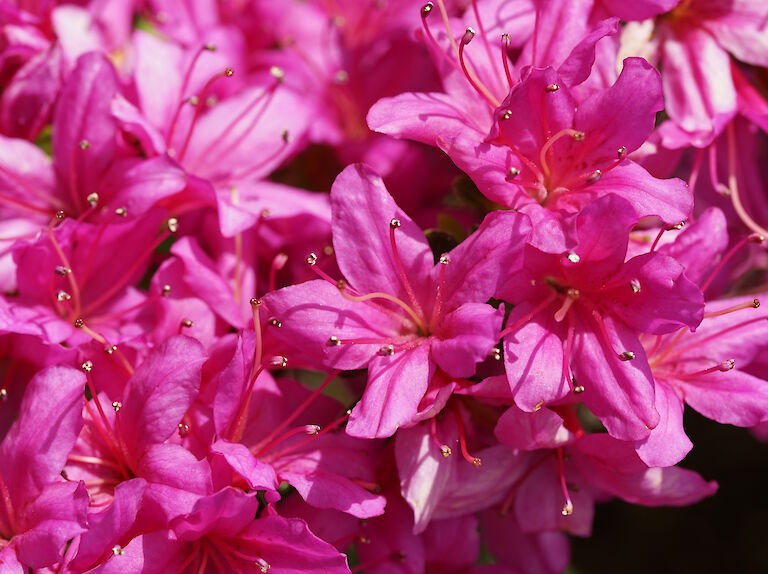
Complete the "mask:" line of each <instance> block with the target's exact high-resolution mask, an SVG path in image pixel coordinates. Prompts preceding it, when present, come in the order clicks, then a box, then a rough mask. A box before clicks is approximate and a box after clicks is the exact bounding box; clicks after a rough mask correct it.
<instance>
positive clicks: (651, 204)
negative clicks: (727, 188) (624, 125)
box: [585, 160, 693, 224]
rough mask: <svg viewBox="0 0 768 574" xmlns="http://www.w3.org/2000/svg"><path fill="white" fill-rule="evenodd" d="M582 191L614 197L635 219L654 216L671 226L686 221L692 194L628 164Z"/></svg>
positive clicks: (672, 181)
mask: <svg viewBox="0 0 768 574" xmlns="http://www.w3.org/2000/svg"><path fill="white" fill-rule="evenodd" d="M585 190H586V191H588V192H590V193H591V194H595V195H603V194H606V193H615V194H617V195H620V196H622V197H623V198H625V199H627V200H628V201H629V203H631V204H632V207H633V209H634V212H635V214H636V215H637V217H645V216H647V215H656V216H658V217H660V218H661V219H662V220H663V221H665V222H667V223H671V224H676V223H679V222H681V221H684V220H686V219H688V216H689V215H690V213H691V210H692V209H693V194H692V192H691V190H690V189H688V186H687V185H686V183H685V182H684V181H682V180H680V179H657V178H655V177H653V176H652V175H651V174H650V173H648V172H647V171H646V170H645V168H643V167H641V166H639V165H637V164H636V163H634V162H632V161H629V160H625V161H624V162H622V163H620V164H619V165H617V166H616V167H615V168H613V169H612V170H610V171H607V172H605V173H604V174H603V175H602V177H601V178H600V180H599V181H596V182H595V183H592V184H590V185H589V186H588V187H587V188H585Z"/></svg>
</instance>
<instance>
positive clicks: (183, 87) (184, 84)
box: [165, 43, 216, 147]
mask: <svg viewBox="0 0 768 574" xmlns="http://www.w3.org/2000/svg"><path fill="white" fill-rule="evenodd" d="M206 51H208V52H215V51H216V46H214V45H213V44H211V43H208V44H204V45H203V46H201V47H200V48H199V49H198V50H197V52H196V53H195V55H194V56H193V57H192V61H191V62H190V64H189V66H188V67H187V71H186V72H185V74H184V79H183V80H182V82H181V88H180V89H179V104H178V106H176V110H175V111H174V114H173V118H172V119H171V123H170V124H169V126H168V133H167V134H166V136H165V144H166V147H167V146H170V145H171V139H172V138H173V132H174V130H175V129H176V122H177V121H178V120H179V114H180V113H181V109H182V108H183V107H184V104H185V102H187V101H188V100H187V98H185V96H184V93H185V92H186V91H187V87H189V81H190V79H191V77H192V72H193V70H194V69H195V66H196V65H197V61H198V60H199V59H200V56H201V55H202V54H203V53H204V52H206Z"/></svg>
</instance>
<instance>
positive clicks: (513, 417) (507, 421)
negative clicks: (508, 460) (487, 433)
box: [494, 405, 573, 450]
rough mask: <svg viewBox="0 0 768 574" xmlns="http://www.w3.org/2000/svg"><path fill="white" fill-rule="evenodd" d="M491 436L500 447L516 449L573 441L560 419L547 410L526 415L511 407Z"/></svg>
mask: <svg viewBox="0 0 768 574" xmlns="http://www.w3.org/2000/svg"><path fill="white" fill-rule="evenodd" d="M494 434H495V435H496V438H497V439H499V442H501V443H502V444H505V445H507V446H511V447H512V448H518V449H520V450H537V449H540V448H558V447H561V446H564V445H565V444H567V443H569V442H571V441H572V440H573V435H572V434H571V433H570V432H569V431H568V430H567V429H566V428H565V426H563V419H561V418H560V417H559V416H558V415H557V414H555V413H554V412H552V411H550V410H549V409H541V410H539V411H537V412H535V413H527V412H524V411H522V410H520V409H519V408H518V407H516V406H514V405H513V406H511V407H509V408H508V409H507V410H506V411H505V412H504V414H503V415H501V418H499V422H498V423H496V428H495V429H494Z"/></svg>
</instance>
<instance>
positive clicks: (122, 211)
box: [115, 207, 128, 217]
mask: <svg viewBox="0 0 768 574" xmlns="http://www.w3.org/2000/svg"><path fill="white" fill-rule="evenodd" d="M115 215H117V216H118V217H126V216H127V215H128V210H127V209H125V208H124V207H118V208H117V209H115Z"/></svg>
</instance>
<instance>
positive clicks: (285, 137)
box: [280, 130, 291, 143]
mask: <svg viewBox="0 0 768 574" xmlns="http://www.w3.org/2000/svg"><path fill="white" fill-rule="evenodd" d="M280 138H281V139H282V140H283V143H288V142H289V141H291V132H289V131H288V130H283V131H282V132H280Z"/></svg>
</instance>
